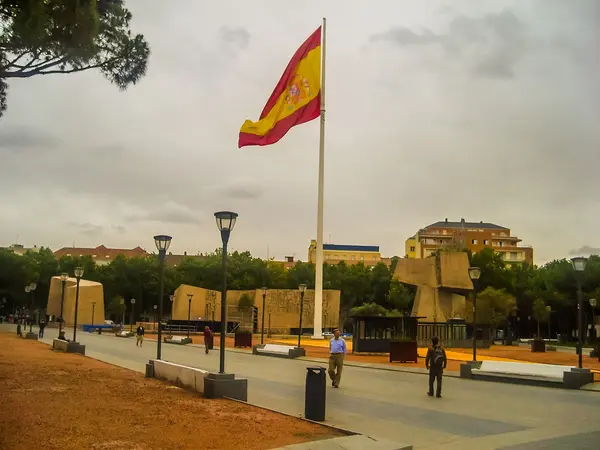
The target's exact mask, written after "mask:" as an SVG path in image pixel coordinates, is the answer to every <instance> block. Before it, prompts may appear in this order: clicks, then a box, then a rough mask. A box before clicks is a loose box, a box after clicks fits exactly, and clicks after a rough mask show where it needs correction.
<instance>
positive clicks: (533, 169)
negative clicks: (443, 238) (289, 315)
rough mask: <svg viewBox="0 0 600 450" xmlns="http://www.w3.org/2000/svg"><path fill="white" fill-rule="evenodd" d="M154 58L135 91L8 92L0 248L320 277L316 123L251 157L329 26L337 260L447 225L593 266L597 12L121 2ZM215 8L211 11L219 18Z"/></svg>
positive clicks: (532, 4)
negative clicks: (294, 61) (257, 125)
mask: <svg viewBox="0 0 600 450" xmlns="http://www.w3.org/2000/svg"><path fill="white" fill-rule="evenodd" d="M125 3H126V5H127V7H128V8H129V9H130V11H131V13H132V14H133V21H132V29H133V31H134V32H135V33H142V34H144V35H145V37H146V38H147V40H148V41H149V44H150V47H151V52H152V53H151V57H150V61H149V67H148V74H147V76H146V77H145V78H144V79H143V80H142V81H141V82H140V83H139V84H138V85H136V86H133V87H132V88H130V89H129V90H128V91H126V92H119V90H118V89H117V88H116V87H114V86H112V85H111V84H109V82H108V81H106V80H105V79H104V78H103V77H102V75H101V74H100V73H99V72H86V73H83V74H75V75H68V76H62V75H54V76H47V77H35V78H31V79H28V80H10V91H9V99H8V101H9V105H8V111H7V112H6V114H5V117H4V118H2V119H0V147H1V148H0V152H1V153H0V205H2V210H1V213H0V246H2V245H9V244H11V243H14V242H15V240H16V236H17V234H18V235H19V238H18V240H19V243H22V244H25V245H27V246H30V245H34V244H36V245H38V246H40V245H44V246H50V247H51V248H52V249H57V248H60V247H63V246H70V245H73V244H75V245H76V246H90V247H95V246H97V245H100V244H104V245H106V246H108V247H125V248H131V247H135V246H137V245H140V246H142V247H144V248H146V249H147V250H149V251H152V250H153V249H154V244H153V241H152V236H153V235H154V234H157V233H166V234H171V235H172V236H173V244H172V251H173V252H178V253H179V252H183V251H188V253H189V252H193V253H195V252H199V251H200V252H206V251H212V250H214V249H215V248H216V247H218V246H219V245H220V236H219V234H218V232H217V229H216V226H215V223H214V219H213V213H214V211H217V210H220V209H231V210H233V211H236V212H238V213H239V220H238V223H237V225H236V228H235V230H234V232H233V234H232V238H231V241H230V243H231V246H232V247H233V248H236V249H240V250H243V249H248V250H250V251H251V252H252V253H253V254H255V255H256V256H260V257H266V256H267V247H268V248H269V251H270V256H275V257H277V258H278V259H279V258H283V257H284V256H286V255H295V256H296V257H297V258H298V259H301V260H306V259H307V247H308V245H309V241H310V239H311V238H314V237H315V234H316V210H317V165H318V139H319V128H318V127H319V124H318V120H316V121H313V122H311V123H308V124H305V125H302V126H299V127H296V128H294V129H292V130H291V131H290V132H289V133H288V135H286V136H285V137H284V138H283V139H282V140H281V141H280V142H279V143H278V144H275V145H273V146H269V147H246V148H244V149H241V150H239V149H238V148H237V139H238V132H239V127H240V126H241V124H242V123H243V121H244V120H245V119H252V120H257V119H258V116H259V115H260V112H261V110H262V108H263V106H264V104H265V102H266V100H267V99H268V97H269V95H270V94H271V92H272V90H273V88H274V87H275V84H276V83H277V81H278V79H279V77H280V76H281V73H282V72H283V70H284V68H285V66H286V64H287V63H288V61H289V58H290V57H291V56H292V54H293V53H294V51H295V50H296V49H297V47H299V46H300V44H301V43H302V42H303V41H304V40H305V39H306V38H307V37H308V36H309V35H310V34H311V33H312V32H313V31H314V30H315V29H316V28H317V27H318V26H319V25H320V21H321V18H322V17H323V16H325V17H327V19H328V20H327V86H326V89H327V90H326V94H327V105H326V106H327V129H326V136H327V137H326V156H325V158H326V163H325V164H326V166H325V241H326V242H328V241H330V242H332V243H338V244H364V245H379V246H380V247H381V251H382V253H383V255H384V256H393V255H399V256H402V255H403V254H404V241H405V239H406V238H407V237H409V236H410V235H412V234H414V232H415V231H417V230H418V229H419V228H420V227H423V226H426V225H428V224H430V223H432V222H436V221H438V220H443V219H444V218H448V219H449V220H460V218H461V217H464V218H465V219H466V220H468V221H480V220H483V221H486V222H493V223H497V224H499V225H503V226H506V227H509V228H511V229H512V231H513V234H516V235H517V236H519V237H520V238H522V239H523V244H527V245H532V246H533V247H534V257H535V261H536V263H538V264H539V263H543V262H545V261H548V260H550V259H553V258H562V257H568V256H570V255H571V254H572V253H578V252H579V251H580V249H581V248H583V250H582V251H584V252H587V253H589V252H593V251H594V249H595V251H596V252H598V251H600V249H599V248H600V173H599V170H598V169H599V167H600V164H599V163H600V156H599V150H600V126H599V124H600V84H599V82H598V80H600V62H599V61H600V51H599V48H600V34H599V29H600V2H597V1H596V0H587V1H586V0H573V1H563V0H539V1H535V0H531V1H523V0H516V1H486V2H483V1H480V0H472V1H457V0H452V1H447V2H444V1H427V2H422V1H419V0H410V1H409V0H404V1H397V0H391V1H384V0H378V1H376V2H365V1H352V0H343V1H342V0H339V1H332V0H328V1H327V2H324V1H313V0H306V1H304V2H303V3H301V4H299V3H296V4H291V3H289V2H279V1H275V0H271V1H264V0H256V1H253V2H249V3H248V2H240V1H233V0H227V1H226V0H224V1H220V2H208V3H207V2H199V1H197V0H178V1H169V2H167V1H159V0H126V2H125ZM209 5H210V6H209Z"/></svg>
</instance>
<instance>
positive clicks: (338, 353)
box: [328, 328, 346, 388]
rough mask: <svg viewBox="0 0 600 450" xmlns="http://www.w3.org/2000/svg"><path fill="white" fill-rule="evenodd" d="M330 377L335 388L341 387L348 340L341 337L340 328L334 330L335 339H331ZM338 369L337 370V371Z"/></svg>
mask: <svg viewBox="0 0 600 450" xmlns="http://www.w3.org/2000/svg"><path fill="white" fill-rule="evenodd" d="M329 353H330V355H329V371H328V372H329V378H331V385H332V386H333V387H334V388H338V387H340V380H341V378H342V368H343V367H344V356H345V355H346V341H345V340H344V339H343V338H341V337H340V330H338V329H337V328H336V329H335V330H333V339H331V341H329ZM336 371H337V372H336Z"/></svg>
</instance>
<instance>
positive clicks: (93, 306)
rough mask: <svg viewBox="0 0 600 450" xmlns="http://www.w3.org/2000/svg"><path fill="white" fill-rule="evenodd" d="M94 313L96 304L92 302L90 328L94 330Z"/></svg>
mask: <svg viewBox="0 0 600 450" xmlns="http://www.w3.org/2000/svg"><path fill="white" fill-rule="evenodd" d="M95 311H96V302H92V328H94V312H95Z"/></svg>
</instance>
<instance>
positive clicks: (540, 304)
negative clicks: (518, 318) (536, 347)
mask: <svg viewBox="0 0 600 450" xmlns="http://www.w3.org/2000/svg"><path fill="white" fill-rule="evenodd" d="M533 318H534V319H535V321H536V322H537V335H538V337H539V336H541V335H540V323H548V319H549V318H550V311H548V310H547V309H546V304H545V303H544V300H542V299H541V298H536V299H535V300H534V301H533Z"/></svg>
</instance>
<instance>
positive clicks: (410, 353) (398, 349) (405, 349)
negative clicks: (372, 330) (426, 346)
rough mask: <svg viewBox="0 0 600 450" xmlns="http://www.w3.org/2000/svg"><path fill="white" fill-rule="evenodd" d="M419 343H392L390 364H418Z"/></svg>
mask: <svg viewBox="0 0 600 450" xmlns="http://www.w3.org/2000/svg"><path fill="white" fill-rule="evenodd" d="M418 358H419V354H418V352H417V341H392V342H390V362H394V361H399V362H406V361H412V362H417V359H418Z"/></svg>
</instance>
